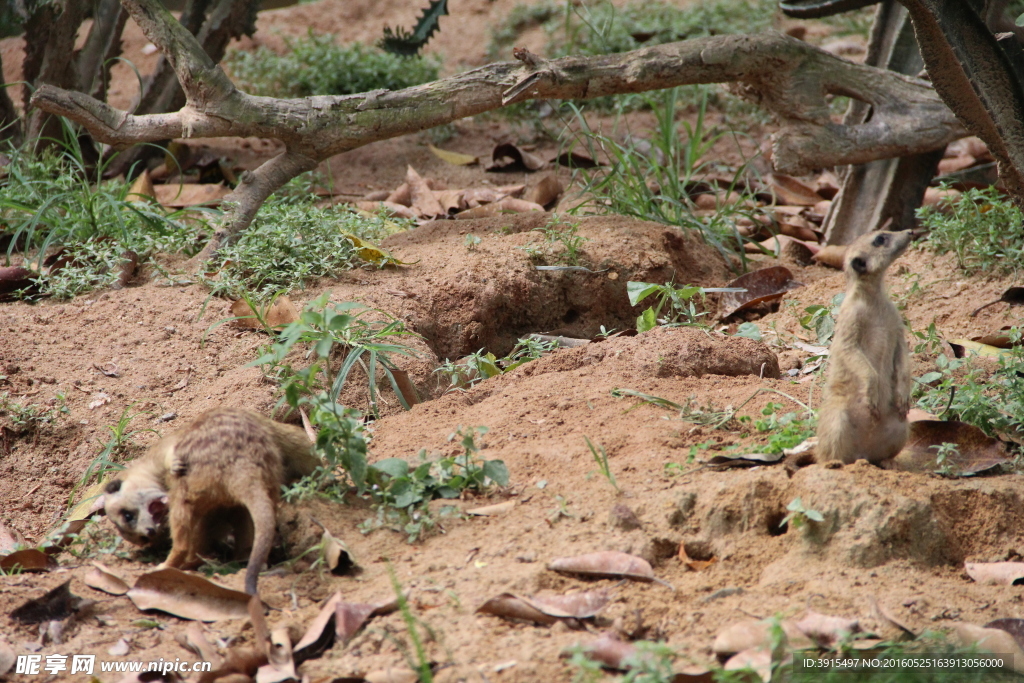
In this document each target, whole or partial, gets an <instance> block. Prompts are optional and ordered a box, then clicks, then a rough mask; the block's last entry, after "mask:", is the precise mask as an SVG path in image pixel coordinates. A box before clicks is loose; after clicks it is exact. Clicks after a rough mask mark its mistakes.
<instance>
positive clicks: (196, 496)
mask: <svg viewBox="0 0 1024 683" xmlns="http://www.w3.org/2000/svg"><path fill="white" fill-rule="evenodd" d="M319 464H320V461H319V460H318V459H317V457H316V456H315V455H314V454H313V452H312V444H311V443H310V441H309V438H308V437H307V436H306V433H305V432H304V431H303V430H301V429H299V428H298V427H293V426H291V425H286V424H281V423H279V422H275V421H273V420H271V419H268V418H266V417H264V416H262V415H260V414H259V413H257V412H254V411H252V410H246V409H243V408H218V409H214V410H210V411H208V412H206V413H203V414H202V415H200V416H199V417H198V418H197V419H196V420H195V421H194V422H192V423H191V424H189V425H188V426H186V427H184V428H182V429H180V430H178V431H176V432H174V433H173V434H171V435H169V436H167V437H165V438H163V439H161V440H160V441H158V442H157V443H156V444H155V445H154V446H153V447H152V448H151V449H150V450H149V452H147V453H146V455H145V456H143V457H142V458H140V459H139V460H137V461H136V462H134V463H132V465H131V466H130V467H128V468H127V469H126V470H125V471H124V472H123V473H122V474H121V475H120V476H119V477H118V478H117V479H115V480H114V481H112V482H110V484H108V485H107V489H106V493H105V496H104V507H105V509H106V512H107V516H108V517H109V518H110V519H111V521H113V522H114V524H115V526H117V527H118V530H119V531H120V532H121V534H122V535H123V536H124V537H125V538H127V539H128V540H129V541H132V542H134V543H139V544H146V543H150V542H152V541H154V540H156V539H157V538H158V537H159V536H160V535H161V532H162V531H164V530H166V526H167V522H169V523H170V532H171V553H170V555H169V556H168V557H167V561H166V562H164V565H163V566H166V567H175V568H181V569H190V568H194V567H196V566H198V565H199V564H200V563H201V562H202V559H201V557H200V555H201V554H202V553H204V552H205V551H206V550H207V549H208V548H209V547H210V545H211V544H212V542H213V541H215V540H217V539H216V538H213V536H216V535H217V534H216V533H215V532H214V531H213V530H214V529H216V528H217V525H218V524H221V523H223V522H224V521H229V522H230V523H231V524H232V525H233V526H234V527H235V541H236V545H237V546H238V547H239V548H242V547H245V546H246V545H247V544H248V543H249V542H250V541H251V545H252V550H251V552H250V554H249V566H248V568H247V569H246V573H245V591H246V593H249V594H250V595H255V594H256V583H257V580H258V578H259V573H260V571H261V570H262V568H263V565H264V564H265V563H266V561H267V556H268V555H269V554H270V548H271V546H272V545H273V542H274V532H275V528H276V523H275V515H274V511H275V508H276V506H277V503H278V501H279V499H280V489H281V484H283V483H285V482H288V481H294V480H295V479H299V478H301V477H303V476H306V475H308V474H310V473H312V472H313V470H314V469H316V467H317V466H318V465H319ZM240 508H244V509H245V510H246V511H248V518H246V516H245V515H241V519H239V516H238V515H235V514H232V513H233V512H234V511H237V510H239V509H240ZM250 519H251V522H250Z"/></svg>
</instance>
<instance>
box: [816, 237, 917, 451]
mask: <svg viewBox="0 0 1024 683" xmlns="http://www.w3.org/2000/svg"><path fill="white" fill-rule="evenodd" d="M912 237H913V234H912V232H911V231H909V230H904V231H901V232H886V231H878V232H871V233H868V234H867V235H863V236H862V237H860V238H858V239H857V240H856V241H855V242H854V243H853V244H851V245H850V246H849V247H847V249H846V257H845V258H844V259H843V270H844V271H845V272H846V282H847V285H846V297H845V298H844V299H843V304H842V306H840V308H839V315H838V318H837V320H836V334H835V337H834V338H833V339H832V346H831V349H830V353H829V369H828V379H827V382H826V385H825V400H824V402H823V403H822V406H821V410H819V411H818V447H817V451H818V455H819V457H820V459H821V460H825V461H829V460H838V461H841V462H844V463H847V464H848V463H852V462H853V461H855V460H857V459H860V458H863V459H865V460H868V461H869V462H873V463H877V462H881V461H882V460H886V459H888V458H891V457H893V456H894V455H896V454H897V453H899V452H900V449H901V448H903V445H904V444H905V443H906V442H907V435H908V427H907V411H908V410H909V408H910V370H909V368H908V366H907V355H908V350H907V342H906V339H905V337H904V332H903V319H902V318H901V317H900V314H899V311H897V310H896V306H894V305H893V303H892V301H890V300H889V297H888V296H886V293H885V270H886V269H887V268H888V267H889V265H890V264H891V263H892V262H893V261H895V260H896V259H897V258H898V257H899V256H900V254H902V253H903V252H904V251H905V250H906V248H907V246H908V245H909V244H910V241H911V239H912Z"/></svg>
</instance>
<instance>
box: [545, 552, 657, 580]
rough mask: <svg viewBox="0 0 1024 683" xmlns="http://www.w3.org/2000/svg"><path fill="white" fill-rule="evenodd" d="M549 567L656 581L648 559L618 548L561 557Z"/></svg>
mask: <svg viewBox="0 0 1024 683" xmlns="http://www.w3.org/2000/svg"><path fill="white" fill-rule="evenodd" d="M548 569H551V570H553V571H556V572H567V573H570V574H584V575H587V576H610V577H614V578H620V577H621V578H627V579H637V580H640V581H654V580H655V578H654V570H653V569H651V565H650V563H649V562H647V560H645V559H643V558H642V557H637V556H636V555H628V554H626V553H621V552H619V551H617V550H605V551H602V552H598V553H588V554H586V555H576V556H575V557H560V558H558V559H556V560H552V561H551V562H550V563H549V564H548Z"/></svg>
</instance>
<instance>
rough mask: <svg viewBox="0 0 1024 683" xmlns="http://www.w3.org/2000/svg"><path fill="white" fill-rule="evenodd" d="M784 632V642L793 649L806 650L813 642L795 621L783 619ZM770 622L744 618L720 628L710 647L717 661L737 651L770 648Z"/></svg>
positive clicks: (771, 637) (771, 626) (724, 659)
mask: <svg viewBox="0 0 1024 683" xmlns="http://www.w3.org/2000/svg"><path fill="white" fill-rule="evenodd" d="M780 625H781V626H782V631H783V633H785V634H786V643H787V644H788V646H789V647H790V648H791V649H793V650H806V649H808V648H812V647H814V643H813V642H812V641H811V639H810V638H808V637H807V635H806V634H805V633H804V632H803V631H801V630H800V629H799V628H798V627H797V625H796V623H795V622H793V621H791V620H789V619H785V620H783V621H782V622H781V624H780ZM772 628H773V624H772V622H770V621H768V620H766V619H764V620H758V619H745V620H743V621H738V622H736V623H735V624H731V625H730V626H727V627H726V628H724V629H722V630H721V631H720V632H719V633H718V635H717V636H716V637H715V642H714V643H713V644H712V646H711V649H712V651H713V652H714V653H715V656H717V657H718V660H719V661H723V662H724V661H726V660H728V659H729V658H730V657H732V656H733V655H735V654H736V653H738V652H743V651H745V650H751V649H759V648H764V649H768V648H771V646H772V642H773V636H772Z"/></svg>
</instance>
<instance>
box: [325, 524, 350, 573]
mask: <svg viewBox="0 0 1024 683" xmlns="http://www.w3.org/2000/svg"><path fill="white" fill-rule="evenodd" d="M320 543H321V547H322V548H323V553H324V561H325V562H326V563H327V568H328V569H330V570H331V573H332V574H334V575H335V576H343V575H345V574H348V573H350V572H351V571H352V570H353V569H354V568H355V566H356V563H355V560H353V559H352V554H351V553H350V552H349V550H348V546H347V545H345V542H344V541H341V540H339V539H337V538H335V537H334V536H332V535H331V534H330V532H328V531H326V530H325V531H324V534H323V536H322V537H321V538H320Z"/></svg>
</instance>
